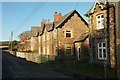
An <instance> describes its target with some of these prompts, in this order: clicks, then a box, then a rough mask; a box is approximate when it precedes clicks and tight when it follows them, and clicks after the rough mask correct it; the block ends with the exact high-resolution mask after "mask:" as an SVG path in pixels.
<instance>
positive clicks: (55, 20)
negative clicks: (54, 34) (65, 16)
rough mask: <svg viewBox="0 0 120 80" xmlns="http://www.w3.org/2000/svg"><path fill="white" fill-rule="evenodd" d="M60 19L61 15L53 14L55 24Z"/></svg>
mask: <svg viewBox="0 0 120 80" xmlns="http://www.w3.org/2000/svg"><path fill="white" fill-rule="evenodd" d="M61 17H62V14H61V13H58V12H55V14H54V22H57V21H58V20H59V19H60V18H61Z"/></svg>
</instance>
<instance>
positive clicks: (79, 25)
mask: <svg viewBox="0 0 120 80" xmlns="http://www.w3.org/2000/svg"><path fill="white" fill-rule="evenodd" d="M85 16H87V17H88V24H87V22H86V21H85V20H84V19H83V18H82V16H81V15H80V14H79V13H78V12H77V11H76V10H73V11H71V12H69V13H67V14H65V15H64V16H62V14H61V13H57V12H56V13H55V14H54V22H50V21H49V20H42V21H41V26H40V27H35V26H33V27H32V28H31V31H30V34H29V35H28V38H29V39H28V40H27V42H26V43H29V44H28V45H27V46H26V48H24V49H25V50H31V51H33V52H34V53H38V54H40V55H49V56H50V57H51V59H54V58H55V57H56V56H59V55H64V56H69V55H75V56H76V58H77V59H78V60H87V61H88V62H91V63H97V64H103V63H104V62H106V64H107V65H109V66H111V67H115V65H116V54H115V53H116V42H115V41H116V40H115V38H116V36H115V32H116V31H115V19H114V18H115V7H114V5H113V4H112V3H108V2H106V1H103V2H100V1H99V0H96V1H95V2H94V4H93V6H92V7H91V9H90V10H89V11H88V12H87V13H86V14H85ZM23 42H24V41H23ZM23 42H22V43H23ZM20 50H21V49H20Z"/></svg>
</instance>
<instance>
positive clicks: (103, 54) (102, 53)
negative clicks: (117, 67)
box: [98, 42, 106, 60]
mask: <svg viewBox="0 0 120 80" xmlns="http://www.w3.org/2000/svg"><path fill="white" fill-rule="evenodd" d="M105 51H106V50H105V43H104V42H100V43H98V59H102V60H104V59H106V52H105Z"/></svg>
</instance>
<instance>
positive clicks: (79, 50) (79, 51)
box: [77, 47, 81, 60]
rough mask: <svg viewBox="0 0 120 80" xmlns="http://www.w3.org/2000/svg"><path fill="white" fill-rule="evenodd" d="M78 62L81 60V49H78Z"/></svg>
mask: <svg viewBox="0 0 120 80" xmlns="http://www.w3.org/2000/svg"><path fill="white" fill-rule="evenodd" d="M77 52H78V60H80V53H81V49H80V47H78V51H77Z"/></svg>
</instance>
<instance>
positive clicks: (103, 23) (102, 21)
mask: <svg viewBox="0 0 120 80" xmlns="http://www.w3.org/2000/svg"><path fill="white" fill-rule="evenodd" d="M102 27H104V19H103V20H102Z"/></svg>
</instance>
